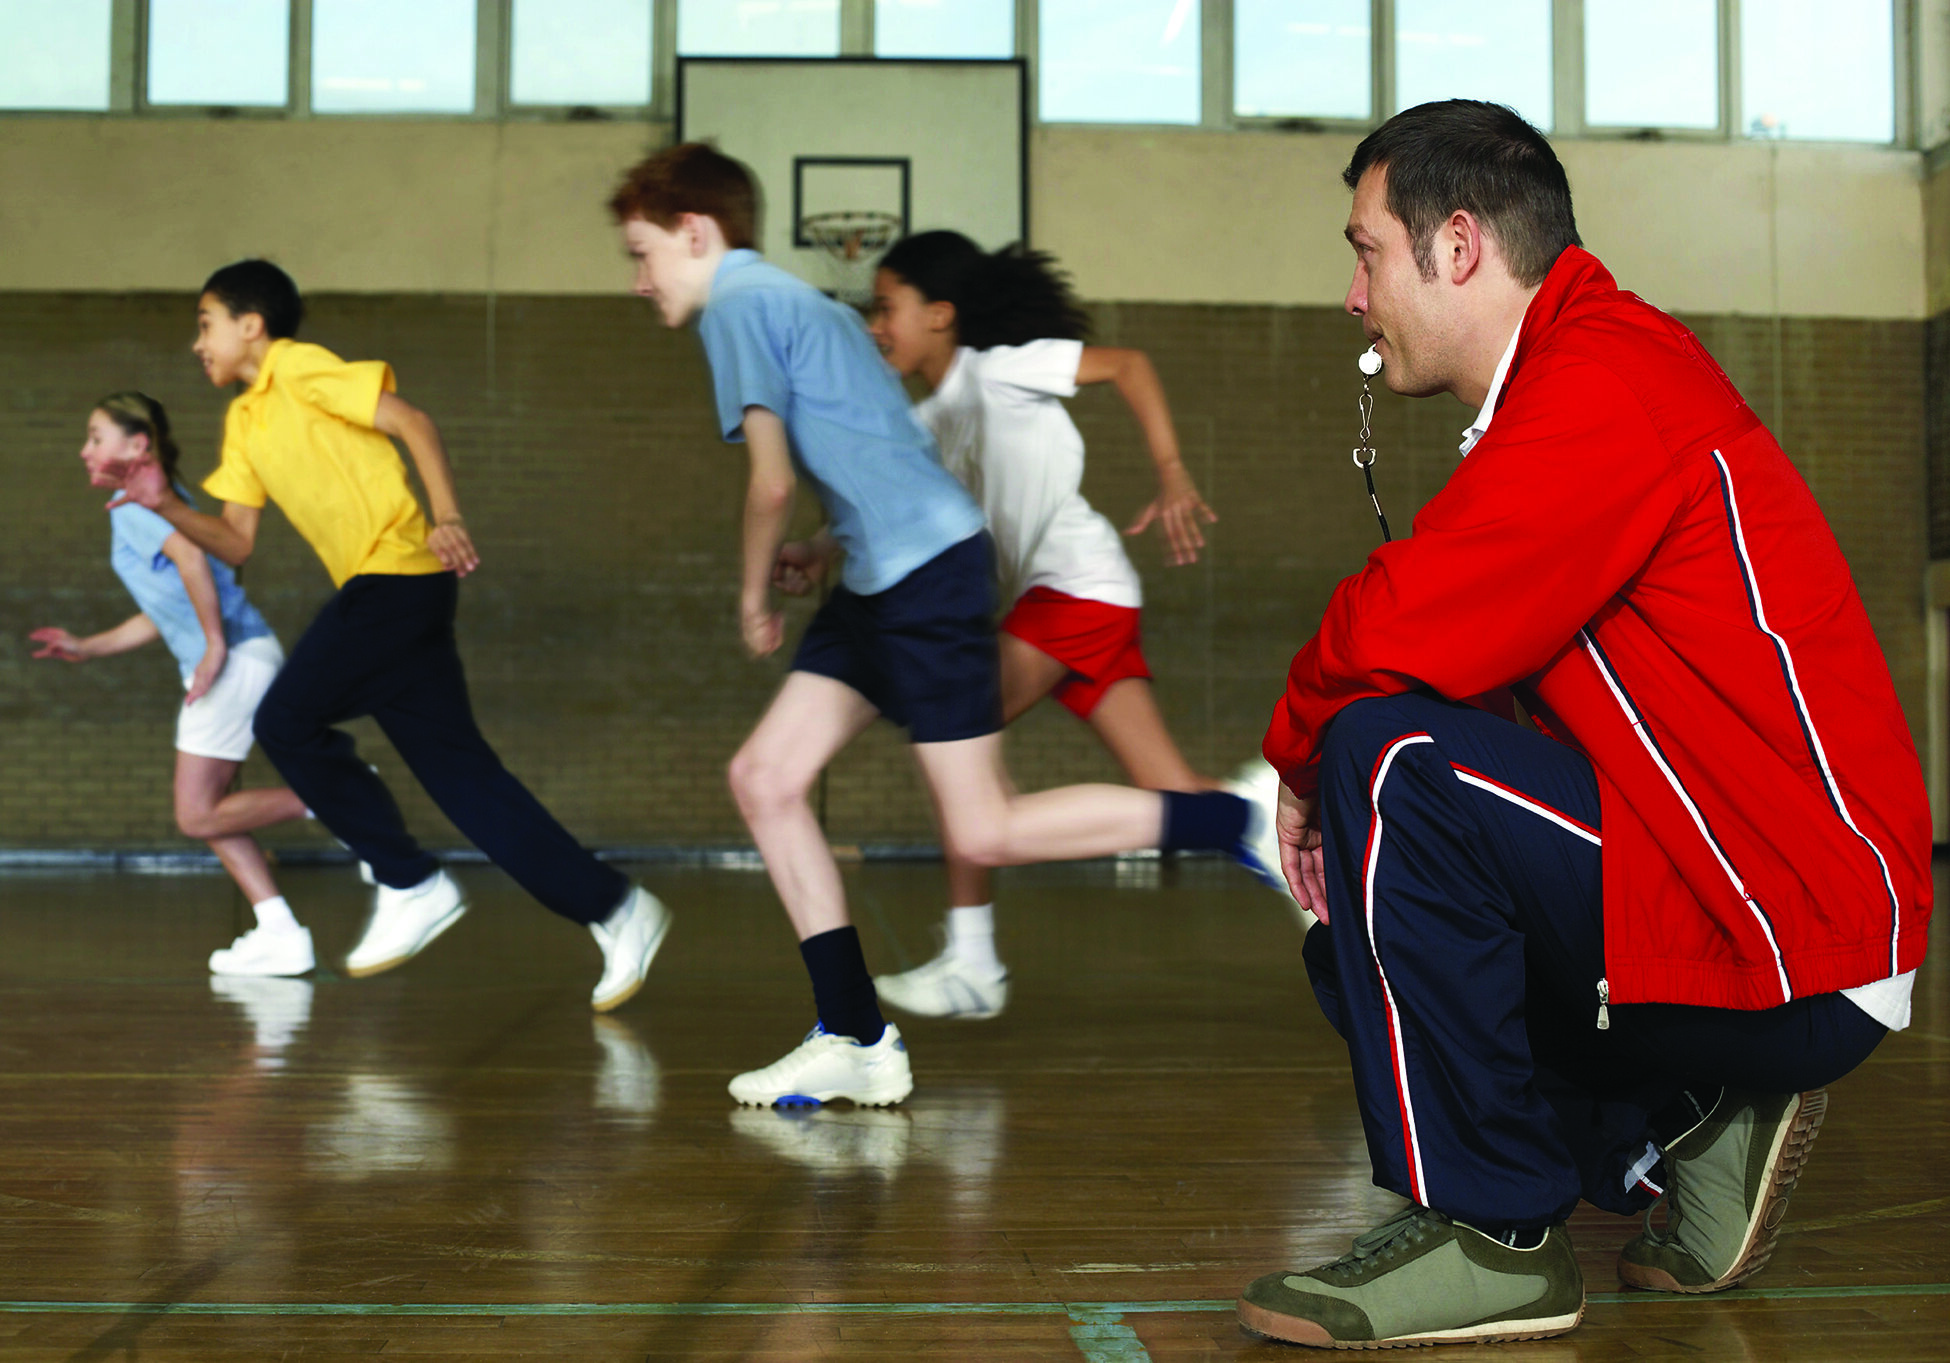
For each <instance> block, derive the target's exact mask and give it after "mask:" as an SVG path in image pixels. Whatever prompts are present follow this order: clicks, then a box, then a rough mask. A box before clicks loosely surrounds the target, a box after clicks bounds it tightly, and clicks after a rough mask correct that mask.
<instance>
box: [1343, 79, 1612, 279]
mask: <svg viewBox="0 0 1950 1363" xmlns="http://www.w3.org/2000/svg"><path fill="white" fill-rule="evenodd" d="M1376 167H1386V168H1387V171H1388V211H1389V212H1390V213H1393V214H1394V215H1395V216H1396V217H1397V218H1399V219H1401V223H1402V226H1403V227H1406V228H1407V229H1408V239H1409V241H1410V242H1411V243H1412V244H1413V245H1414V247H1415V263H1416V264H1417V265H1418V266H1420V267H1421V270H1422V276H1423V278H1425V279H1432V278H1434V276H1435V231H1436V228H1438V227H1440V226H1441V225H1442V224H1443V222H1444V221H1446V220H1447V219H1448V217H1449V215H1450V214H1451V213H1454V212H1455V211H1456V210H1457V209H1463V210H1465V211H1467V212H1469V213H1471V214H1473V215H1475V218H1476V220H1477V221H1478V222H1480V223H1482V225H1483V229H1484V231H1486V232H1488V233H1489V235H1490V236H1492V237H1494V238H1495V239H1496V244H1497V247H1498V248H1499V249H1500V250H1501V251H1502V252H1503V259H1504V261H1505V262H1506V263H1507V264H1508V265H1509V267H1510V273H1511V274H1512V275H1513V276H1515V278H1516V280H1517V282H1518V283H1519V284H1522V285H1523V286H1524V287H1525V288H1534V287H1535V286H1536V285H1538V284H1541V283H1543V282H1544V276H1545V275H1547V274H1549V273H1550V268H1551V266H1552V265H1553V264H1554V263H1556V261H1557V258H1558V256H1560V255H1561V254H1563V252H1564V248H1565V247H1567V246H1582V245H1584V243H1583V242H1582V241H1580V240H1579V239H1578V224H1577V219H1576V218H1575V217H1573V216H1572V213H1571V182H1570V180H1569V179H1568V178H1566V176H1565V174H1564V167H1563V165H1561V164H1560V163H1559V162H1558V159H1557V153H1556V152H1554V151H1552V150H1551V144H1550V142H1549V141H1548V140H1546V139H1545V137H1544V135H1543V134H1542V133H1540V132H1538V131H1537V130H1536V129H1535V128H1533V127H1531V126H1530V124H1528V123H1526V122H1524V120H1523V119H1522V118H1521V117H1519V116H1518V114H1517V113H1516V111H1515V110H1512V109H1508V108H1505V107H1504V106H1503V105H1501V104H1485V103H1483V102H1482V101H1481V100H1474V99H1449V100H1442V101H1440V102H1439V103H1434V104H1418V105H1416V106H1415V107H1414V108H1413V109H1404V110H1402V111H1401V112H1400V113H1398V114H1396V115H1395V116H1394V117H1393V118H1391V119H1389V120H1388V121H1387V122H1386V123H1384V124H1382V125H1381V126H1380V127H1379V128H1376V129H1375V130H1374V131H1373V132H1371V133H1369V134H1368V135H1367V136H1366V137H1364V138H1362V139H1361V145H1360V146H1358V147H1356V148H1355V149H1354V159H1353V160H1352V161H1349V162H1348V163H1347V169H1346V170H1344V171H1342V172H1341V179H1342V180H1343V181H1345V182H1346V184H1347V187H1348V188H1349V189H1353V188H1354V187H1355V186H1356V185H1358V184H1359V183H1360V182H1361V176H1362V175H1363V174H1364V173H1366V172H1367V171H1370V170H1373V169H1375V168H1376Z"/></svg>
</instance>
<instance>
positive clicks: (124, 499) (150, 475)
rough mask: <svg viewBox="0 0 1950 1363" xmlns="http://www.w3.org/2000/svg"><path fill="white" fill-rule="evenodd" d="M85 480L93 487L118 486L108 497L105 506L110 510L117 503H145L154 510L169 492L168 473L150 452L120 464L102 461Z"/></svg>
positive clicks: (140, 504) (125, 504) (139, 504)
mask: <svg viewBox="0 0 1950 1363" xmlns="http://www.w3.org/2000/svg"><path fill="white" fill-rule="evenodd" d="M89 481H90V482H92V483H93V484H94V485H95V486H96V487H109V488H116V489H118V491H117V492H116V494H115V495H114V496H113V497H111V498H109V500H108V507H107V509H108V510H110V511H113V510H114V509H115V508H116V507H118V506H146V507H148V508H149V509H150V510H151V511H154V510H156V509H157V508H159V507H160V506H161V505H162V504H163V498H165V497H167V496H168V495H169V475H168V474H166V473H164V472H163V469H162V465H161V464H159V463H157V462H156V460H155V458H154V456H152V455H146V454H145V455H142V456H141V457H139V458H136V459H131V460H129V461H127V462H126V463H122V464H113V465H103V466H102V468H101V471H100V472H99V473H96V474H93V475H91V476H90V478H89Z"/></svg>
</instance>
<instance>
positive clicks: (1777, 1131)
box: [1618, 1089, 1828, 1292]
mask: <svg viewBox="0 0 1950 1363" xmlns="http://www.w3.org/2000/svg"><path fill="white" fill-rule="evenodd" d="M1827 1113H1828V1091H1827V1090H1826V1089H1817V1090H1815V1091H1814V1092H1812V1093H1747V1092H1743V1091H1741V1090H1739V1089H1727V1090H1725V1091H1724V1092H1722V1093H1721V1094H1720V1100H1719V1101H1718V1102H1717V1103H1715V1104H1714V1105H1713V1110H1712V1111H1711V1112H1709V1113H1707V1114H1706V1117H1705V1119H1704V1120H1703V1121H1701V1122H1700V1124H1699V1125H1698V1126H1696V1127H1694V1128H1693V1129H1692V1130H1691V1131H1688V1132H1687V1133H1686V1134H1685V1135H1683V1136H1681V1137H1680V1138H1679V1139H1678V1140H1676V1141H1674V1142H1672V1144H1670V1145H1668V1146H1667V1147H1666V1180H1667V1186H1666V1196H1665V1204H1666V1224H1665V1227H1664V1228H1663V1229H1662V1230H1654V1229H1652V1213H1653V1211H1654V1210H1656V1207H1657V1204H1656V1203H1655V1204H1654V1206H1653V1207H1650V1208H1647V1209H1646V1213H1645V1233H1644V1234H1642V1235H1640V1236H1638V1237H1636V1238H1635V1239H1633V1240H1632V1241H1631V1242H1630V1243H1629V1244H1627V1245H1626V1246H1625V1248H1624V1249H1622V1250H1620V1251H1619V1254H1618V1276H1619V1277H1620V1278H1621V1279H1623V1280H1624V1281H1625V1282H1626V1283H1628V1284H1629V1285H1631V1286H1632V1287H1643V1288H1648V1289H1650V1290H1652V1291H1655V1292H1718V1291H1720V1290H1721V1289H1722V1288H1727V1287H1732V1286H1734V1285H1735V1284H1737V1283H1740V1282H1742V1281H1743V1280H1745V1279H1747V1278H1750V1277H1752V1276H1753V1275H1754V1274H1756V1273H1758V1272H1760V1270H1761V1269H1762V1268H1763V1267H1765V1266H1766V1264H1767V1260H1768V1258H1769V1257H1770V1256H1771V1255H1772V1254H1773V1253H1774V1242H1775V1240H1776V1239H1778V1238H1779V1236H1780V1233H1781V1220H1782V1218H1783V1217H1785V1216H1786V1215H1787V1203H1788V1194H1789V1193H1791V1192H1793V1191H1794V1184H1795V1181H1796V1180H1797V1179H1798V1178H1800V1176H1801V1166H1802V1165H1804V1164H1806V1163H1807V1162H1808V1151H1809V1148H1810V1147H1811V1146H1813V1145H1814V1142H1815V1133H1816V1132H1817V1131H1819V1130H1820V1129H1821V1119H1822V1118H1823V1117H1824V1116H1826V1115H1827Z"/></svg>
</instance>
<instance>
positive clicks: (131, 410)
mask: <svg viewBox="0 0 1950 1363" xmlns="http://www.w3.org/2000/svg"><path fill="white" fill-rule="evenodd" d="M95 410H96V411H98V412H100V413H101V414H102V415H104V416H106V417H107V418H108V419H109V420H110V421H112V422H114V423H115V424H116V425H117V426H120V427H121V428H122V430H123V432H124V433H125V434H128V435H146V436H148V437H149V448H150V450H151V451H153V452H154V453H155V456H156V462H157V463H158V464H161V465H162V471H163V474H164V476H165V477H167V478H168V479H169V481H170V482H172V483H174V482H176V481H177V475H176V463H177V460H179V459H180V458H181V457H182V451H180V450H178V449H177V448H176V439H175V437H174V436H172V435H170V433H169V413H168V412H166V411H164V410H163V405H162V404H161V403H160V402H157V401H156V400H155V399H154V398H152V397H150V396H149V395H148V394H147V393H138V392H137V391H135V390H134V389H133V388H131V389H128V390H127V391H126V392H121V393H110V394H109V395H108V396H107V397H105V398H103V399H102V400H101V401H100V402H98V403H96V404H95Z"/></svg>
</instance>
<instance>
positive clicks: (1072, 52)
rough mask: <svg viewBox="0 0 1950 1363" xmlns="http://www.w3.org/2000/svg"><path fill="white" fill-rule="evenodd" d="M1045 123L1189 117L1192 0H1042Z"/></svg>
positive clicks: (1193, 81) (1195, 49) (1194, 42)
mask: <svg viewBox="0 0 1950 1363" xmlns="http://www.w3.org/2000/svg"><path fill="white" fill-rule="evenodd" d="M1038 10H1039V11H1040V14H1041V19H1042V23H1041V32H1040V37H1039V41H1038V49H1039V57H1038V66H1039V67H1040V72H1039V75H1038V79H1037V87H1038V93H1037V104H1038V106H1039V107H1038V113H1039V114H1040V116H1041V117H1042V119H1043V121H1044V122H1046V123H1197V122H1198V121H1199V30H1198V19H1199V0H1042V3H1041V4H1040V5H1039V6H1038Z"/></svg>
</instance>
